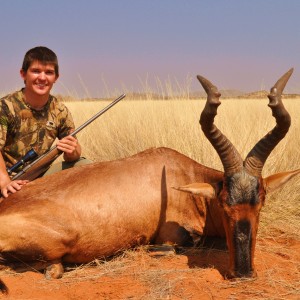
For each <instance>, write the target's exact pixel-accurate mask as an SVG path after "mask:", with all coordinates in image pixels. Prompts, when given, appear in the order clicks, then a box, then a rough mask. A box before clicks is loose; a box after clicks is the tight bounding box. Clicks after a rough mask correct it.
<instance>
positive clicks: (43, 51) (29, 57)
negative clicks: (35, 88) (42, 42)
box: [22, 46, 59, 76]
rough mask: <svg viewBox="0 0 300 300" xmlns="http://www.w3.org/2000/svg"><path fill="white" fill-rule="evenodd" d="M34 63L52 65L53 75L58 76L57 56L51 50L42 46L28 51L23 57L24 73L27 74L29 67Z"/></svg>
mask: <svg viewBox="0 0 300 300" xmlns="http://www.w3.org/2000/svg"><path fill="white" fill-rule="evenodd" d="M34 61H39V62H40V63H42V64H53V65H54V70H55V75H56V76H58V75H59V68H58V60H57V56H56V54H55V53H54V52H53V51H52V50H51V49H49V48H47V47H43V46H38V47H35V48H32V49H30V50H28V51H27V52H26V54H25V56H24V60H23V64H22V70H23V71H24V72H27V70H28V69H29V67H30V65H31V64H32V63H33V62H34Z"/></svg>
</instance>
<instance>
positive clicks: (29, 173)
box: [12, 146, 63, 180]
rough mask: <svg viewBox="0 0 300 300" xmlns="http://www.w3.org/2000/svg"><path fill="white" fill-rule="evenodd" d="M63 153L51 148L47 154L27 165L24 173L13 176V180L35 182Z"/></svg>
mask: <svg viewBox="0 0 300 300" xmlns="http://www.w3.org/2000/svg"><path fill="white" fill-rule="evenodd" d="M62 153H63V152H62V151H60V150H58V149H57V147H56V146H55V147H53V148H51V149H50V150H49V151H48V152H46V153H45V154H43V155H41V156H39V157H38V158H37V159H36V160H34V161H33V162H32V163H30V164H29V165H27V166H26V167H25V168H24V169H23V170H22V171H20V172H19V173H18V174H16V175H15V176H13V178H12V180H16V179H22V180H25V179H26V180H34V179H36V178H38V177H39V176H40V175H42V174H43V173H44V172H46V171H47V170H48V169H49V167H50V166H51V164H52V163H53V161H54V160H56V159H57V158H58V157H59V156H60V155H61V154H62Z"/></svg>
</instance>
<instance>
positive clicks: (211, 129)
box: [197, 75, 243, 176]
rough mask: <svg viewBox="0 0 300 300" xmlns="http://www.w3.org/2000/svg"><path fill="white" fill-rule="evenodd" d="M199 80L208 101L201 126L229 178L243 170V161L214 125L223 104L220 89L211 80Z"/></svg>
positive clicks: (201, 117) (199, 77) (201, 119)
mask: <svg viewBox="0 0 300 300" xmlns="http://www.w3.org/2000/svg"><path fill="white" fill-rule="evenodd" d="M197 78H198V80H199V81H200V83H201V85H202V86H203V88H204V90H205V91H206V94H207V101H206V104H205V107H204V109H203V111H202V113H201V116H200V125H201V128H202V131H203V133H204V134H205V136H206V137H207V139H208V140H209V141H210V143H211V144H212V146H213V147H214V148H215V150H216V151H217V153H218V155H219V157H220V159H221V161H222V164H223V167H224V172H225V174H226V175H227V176H231V175H233V174H234V173H237V172H240V171H241V170H242V168H243V160H242V158H241V156H240V154H239V153H238V152H237V150H236V149H235V147H234V146H233V145H232V143H231V142H230V141H229V140H228V139H227V137H226V136H225V135H223V134H222V132H221V131H220V130H219V129H218V128H217V127H216V125H215V124H214V118H215V116H216V115H217V109H218V106H219V105H220V104H221V102H220V100H219V98H220V96H221V94H220V93H219V91H218V88H217V87H216V86H214V85H213V84H212V83H211V82H210V81H209V80H207V79H206V78H204V77H202V76H200V75H198V76H197Z"/></svg>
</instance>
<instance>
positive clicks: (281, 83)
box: [245, 68, 294, 177]
mask: <svg viewBox="0 0 300 300" xmlns="http://www.w3.org/2000/svg"><path fill="white" fill-rule="evenodd" d="M293 71H294V69H293V68H292V69H290V70H289V71H288V72H286V73H285V74H284V75H283V76H282V77H281V78H280V79H279V80H278V81H277V82H276V83H275V85H274V86H273V87H272V88H271V91H270V94H269V95H268V98H269V104H268V106H269V107H270V108H271V109H272V116H273V117H274V118H275V119H276V126H275V127H274V128H273V130H272V131H270V132H269V133H268V134H266V135H265V136H264V137H263V138H262V139H261V140H260V141H259V142H258V143H257V144H256V145H255V146H254V147H253V149H252V150H251V151H250V152H249V154H248V155H247V157H246V159H245V168H246V170H247V171H248V172H249V173H250V174H252V175H253V176H258V177H260V176H261V173H262V169H263V166H264V164H265V162H266V160H267V158H268V156H269V155H270V153H271V152H272V151H273V149H274V148H275V147H276V145H277V144H278V143H279V142H280V141H281V140H282V139H283V138H284V137H285V135H286V134H287V132H288V131H289V127H290V125H291V117H290V115H289V113H288V112H287V110H286V109H285V107H284V105H283V103H282V99H281V94H282V92H283V89H284V87H285V86H286V84H287V82H288V80H289V78H290V77H291V75H292V73H293Z"/></svg>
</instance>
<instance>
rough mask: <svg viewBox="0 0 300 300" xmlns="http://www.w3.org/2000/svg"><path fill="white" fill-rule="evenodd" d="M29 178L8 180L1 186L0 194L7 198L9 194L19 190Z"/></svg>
mask: <svg viewBox="0 0 300 300" xmlns="http://www.w3.org/2000/svg"><path fill="white" fill-rule="evenodd" d="M28 182H29V180H14V181H9V182H7V183H6V184H5V185H3V186H2V187H1V194H2V196H3V197H4V198H7V197H8V196H9V194H14V193H15V192H17V191H19V190H20V189H21V188H22V187H23V186H24V185H26V184H27V183H28Z"/></svg>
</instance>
